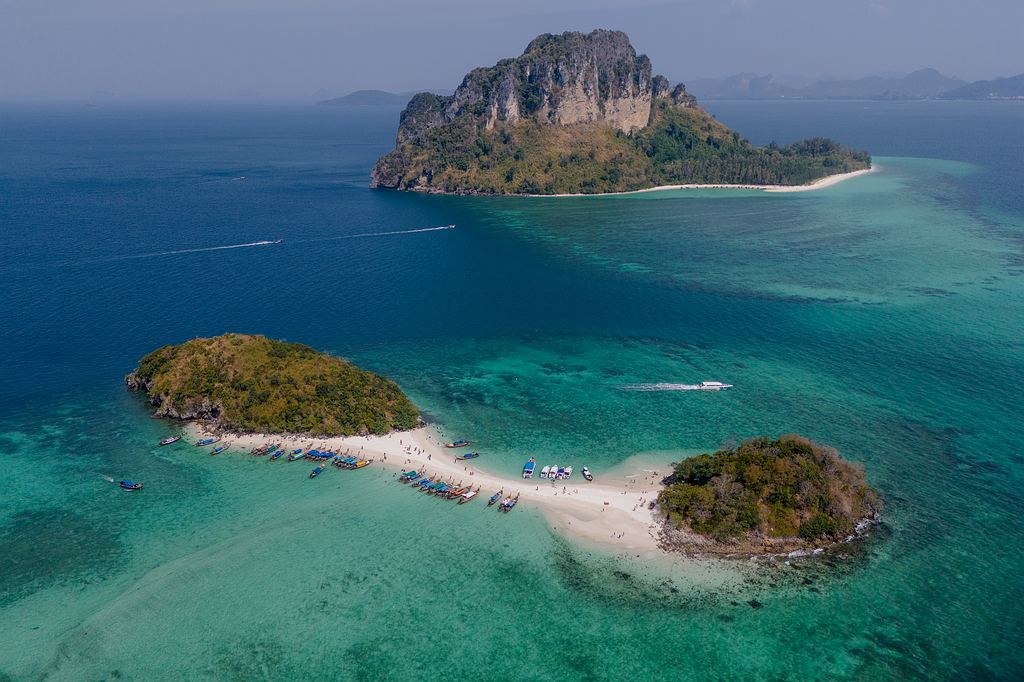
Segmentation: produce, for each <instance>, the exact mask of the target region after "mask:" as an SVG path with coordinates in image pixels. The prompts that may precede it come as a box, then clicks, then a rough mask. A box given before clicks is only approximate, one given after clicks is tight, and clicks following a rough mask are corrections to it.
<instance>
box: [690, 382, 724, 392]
mask: <svg viewBox="0 0 1024 682" xmlns="http://www.w3.org/2000/svg"><path fill="white" fill-rule="evenodd" d="M697 387H698V388H699V389H700V390H702V391H724V390H726V389H729V388H732V384H723V383H722V382H721V381H702V382H700V383H699V384H697Z"/></svg>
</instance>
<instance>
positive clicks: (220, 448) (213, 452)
mask: <svg viewBox="0 0 1024 682" xmlns="http://www.w3.org/2000/svg"><path fill="white" fill-rule="evenodd" d="M230 447H231V443H224V445H218V446H217V447H215V448H214V449H213V450H210V455H219V454H220V453H222V452H224V451H225V450H227V449H228V448H230Z"/></svg>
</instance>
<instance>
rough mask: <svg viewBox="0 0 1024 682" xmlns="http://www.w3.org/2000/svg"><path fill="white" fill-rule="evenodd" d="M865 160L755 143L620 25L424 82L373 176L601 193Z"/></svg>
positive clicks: (438, 184)
mask: <svg viewBox="0 0 1024 682" xmlns="http://www.w3.org/2000/svg"><path fill="white" fill-rule="evenodd" d="M868 166H870V155H868V154H866V153H863V152H854V151H853V150H850V149H847V148H845V147H843V146H842V145H839V144H838V143H835V142H833V141H831V140H826V139H811V140H807V141H803V142H799V143H794V144H792V145H788V146H786V147H779V146H778V145H773V146H770V147H765V148H758V147H754V146H753V145H751V144H750V142H749V141H747V140H745V139H744V138H743V137H742V136H741V135H740V134H739V133H737V132H736V131H733V130H730V129H729V128H728V127H727V126H725V125H723V124H722V123H721V122H719V121H717V120H715V118H714V117H713V116H712V115H711V114H709V113H708V112H706V111H704V110H702V109H701V108H700V107H698V106H697V102H696V100H695V99H694V98H693V96H692V95H690V93H689V92H687V90H686V88H685V87H683V85H682V84H679V85H675V86H673V85H672V84H671V83H669V81H668V79H666V78H665V77H664V76H656V75H653V73H652V69H651V62H650V60H649V59H648V58H647V57H646V56H644V55H638V54H637V53H636V51H635V50H634V49H633V47H632V45H630V44H629V38H628V37H627V36H626V34H625V33H622V32H620V31H603V30H602V31H593V32H591V33H587V34H583V33H563V34H561V35H550V34H545V35H542V36H539V37H538V38H536V39H534V40H533V41H531V42H530V44H529V45H527V47H526V51H525V52H524V53H523V54H522V55H521V56H519V57H516V58H514V59H503V60H502V61H500V62H498V63H497V64H495V65H494V66H492V67H489V68H479V69H474V70H472V71H470V72H469V73H468V74H466V76H465V78H463V80H462V83H461V84H460V85H459V87H458V88H457V89H456V90H455V92H454V93H453V94H452V95H451V96H447V97H441V96H438V95H434V94H430V93H420V94H418V95H416V96H415V97H413V98H412V100H411V101H410V102H409V104H408V106H407V107H406V108H405V111H403V112H402V116H401V121H400V123H399V127H398V135H397V137H396V144H395V148H394V149H392V150H391V151H390V152H388V153H387V154H385V155H384V156H383V157H381V158H380V159H379V160H378V161H377V164H376V166H374V168H373V171H372V173H371V187H385V188H394V189H400V190H414V191H421V192H440V193H447V194H514V195H530V194H543V195H550V194H602V193H608V192H623V191H633V190H638V189H644V188H649V187H657V186H659V185H676V184H754V185H795V184H805V183H809V182H812V181H814V180H816V179H818V178H821V177H824V176H826V175H832V174H836V173H845V172H848V171H853V170H858V169H862V168H866V167H868Z"/></svg>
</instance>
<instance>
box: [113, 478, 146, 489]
mask: <svg viewBox="0 0 1024 682" xmlns="http://www.w3.org/2000/svg"><path fill="white" fill-rule="evenodd" d="M118 485H119V486H121V488H123V489H124V490H142V484H141V483H134V482H132V481H129V480H127V479H126V480H124V481H121V482H120V483H118Z"/></svg>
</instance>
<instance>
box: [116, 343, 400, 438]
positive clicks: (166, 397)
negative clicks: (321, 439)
mask: <svg viewBox="0 0 1024 682" xmlns="http://www.w3.org/2000/svg"><path fill="white" fill-rule="evenodd" d="M125 384H126V385H127V387H128V389H129V390H132V391H138V392H145V393H146V395H147V397H148V401H149V403H150V404H151V405H154V406H156V408H157V409H156V412H155V414H156V416H159V417H168V418H171V419H180V420H198V421H202V422H204V423H205V426H207V427H209V428H217V429H224V430H228V431H234V432H238V433H253V432H261V433H303V434H308V435H310V436H344V435H354V434H363V435H365V434H371V433H373V434H385V433H388V432H390V431H393V430H406V429H412V428H416V427H417V426H418V425H419V412H418V411H417V410H416V407H415V406H414V405H413V404H412V403H411V402H410V401H409V399H408V398H407V397H406V396H405V394H404V393H402V391H401V390H400V389H399V388H398V386H397V385H396V384H395V383H394V382H393V381H390V380H389V379H386V378H384V377H381V376H379V375H377V374H374V373H372V372H367V371H365V370H362V369H359V368H358V367H356V366H354V365H353V364H351V363H349V362H347V361H345V360H342V359H341V358H336V357H332V356H330V355H326V354H324V353H319V352H317V351H315V350H313V349H312V348H310V347H309V346H304V345H302V344H298V343H285V342H282V341H275V340H273V339H268V338H266V337H264V336H248V335H243V334H225V335H223V336H218V337H214V338H211V339H193V340H191V341H188V342H186V343H183V344H180V345H176V346H175V345H172V346H164V347H163V348H159V349H157V350H155V351H153V352H152V353H150V354H148V355H147V356H146V357H144V358H143V359H142V360H141V361H140V362H139V367H138V368H137V369H136V370H135V371H134V372H132V373H131V374H129V375H127V376H126V377H125Z"/></svg>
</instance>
